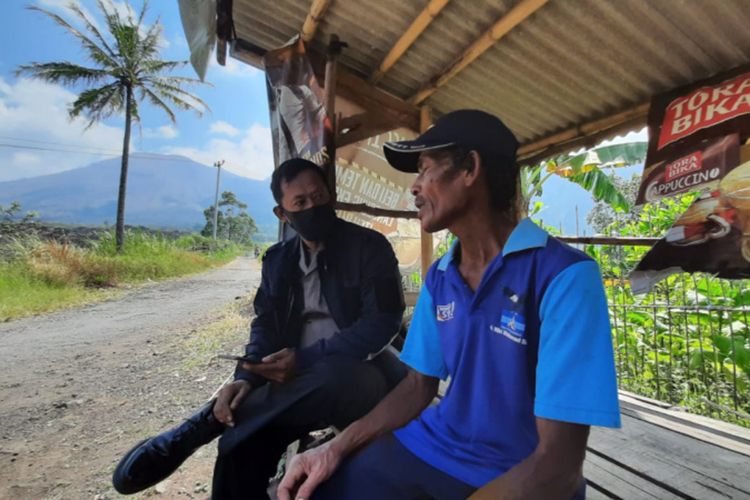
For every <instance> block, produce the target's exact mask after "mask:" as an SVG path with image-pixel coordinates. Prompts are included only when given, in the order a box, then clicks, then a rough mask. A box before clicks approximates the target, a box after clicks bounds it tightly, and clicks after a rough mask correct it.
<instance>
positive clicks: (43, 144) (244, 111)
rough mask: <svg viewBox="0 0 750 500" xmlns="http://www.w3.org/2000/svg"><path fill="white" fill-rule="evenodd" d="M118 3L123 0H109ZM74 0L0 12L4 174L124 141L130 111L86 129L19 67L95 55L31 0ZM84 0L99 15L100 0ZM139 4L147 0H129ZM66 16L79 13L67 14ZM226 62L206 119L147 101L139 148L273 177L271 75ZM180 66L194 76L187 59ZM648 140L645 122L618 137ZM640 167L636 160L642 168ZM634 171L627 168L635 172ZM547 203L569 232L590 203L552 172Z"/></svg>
mask: <svg viewBox="0 0 750 500" xmlns="http://www.w3.org/2000/svg"><path fill="white" fill-rule="evenodd" d="M105 1H107V2H109V3H110V4H112V5H114V6H115V7H117V8H119V9H124V8H125V5H126V3H125V1H124V0H105ZM68 3H69V0H4V3H3V14H4V15H3V16H2V17H0V47H2V48H3V49H2V52H0V182H2V181H7V180H12V179H18V178H23V177H34V176H38V175H44V174H49V173H55V172H60V171H63V170H67V169H72V168H76V167H81V166H85V165H88V164H90V163H92V162H94V161H97V160H101V159H103V158H107V157H118V156H119V154H120V150H121V148H122V131H123V123H122V121H123V118H122V117H119V116H118V117H114V118H112V119H110V120H108V121H106V122H104V123H101V124H97V125H95V126H93V127H91V128H90V129H88V130H85V125H86V122H85V121H84V120H83V119H78V120H74V121H70V120H69V119H68V116H67V107H68V105H69V104H70V103H71V102H72V101H73V100H74V99H75V95H76V94H75V91H76V90H80V89H70V88H66V87H63V86H60V85H50V84H45V83H41V82H38V81H32V80H23V79H21V80H19V79H18V78H16V77H15V76H14V70H15V68H16V67H17V66H18V65H19V64H24V63H28V62H31V61H36V62H48V61H59V60H69V61H71V62H75V63H80V64H88V61H86V59H85V57H84V55H83V53H82V51H81V50H80V49H79V47H78V45H77V42H76V41H75V40H74V39H73V38H72V37H71V36H70V35H68V34H67V33H66V32H65V31H64V30H63V29H62V28H60V27H58V26H57V25H55V24H54V23H53V22H52V20H50V19H48V18H47V17H46V16H44V15H42V14H41V13H39V12H32V11H29V10H27V9H25V8H24V7H25V6H26V5H29V4H32V5H38V6H40V7H43V8H46V9H48V10H50V11H53V12H55V13H62V14H65V13H66V8H65V7H66V5H68ZM79 4H80V5H82V6H83V8H84V9H85V10H86V11H88V12H89V13H91V14H92V15H93V16H94V17H95V18H97V17H98V11H97V8H96V4H95V1H94V0H80V1H79ZM132 4H133V5H134V6H135V8H137V9H140V7H141V0H132ZM66 16H67V18H68V19H72V17H71V16H70V15H69V14H66ZM157 16H158V17H159V18H160V20H161V22H162V24H163V26H164V33H163V35H164V41H163V46H164V47H163V52H162V54H163V56H164V58H166V59H176V60H186V59H188V57H189V52H188V47H187V43H186V41H185V37H184V35H183V32H182V24H181V21H180V16H179V11H178V7H177V2H176V1H174V0H157V1H152V2H151V3H150V13H149V16H148V17H147V22H153V21H154V20H155V19H156V17H157ZM227 63H228V64H227V66H226V67H221V66H219V65H218V64H217V63H216V62H215V58H214V57H212V58H211V61H210V66H209V69H208V74H207V77H206V80H207V81H209V82H211V83H212V84H213V87H204V86H199V87H197V88H195V89H194V92H195V93H196V94H197V95H198V96H200V97H201V98H202V99H203V100H204V101H206V102H207V103H208V104H209V106H210V107H211V110H212V111H211V112H210V113H208V114H206V115H204V116H203V117H202V118H201V117H198V116H196V115H195V114H194V113H192V112H179V113H177V124H176V125H172V124H171V123H170V122H169V120H168V118H167V117H166V116H165V115H164V114H163V113H161V111H159V110H157V109H154V108H152V107H150V106H149V105H148V104H144V105H143V107H142V109H141V117H142V127H143V129H142V133H140V134H139V133H138V130H137V129H135V132H134V137H133V141H132V148H133V150H134V151H136V152H137V151H141V152H157V153H172V154H180V155H184V156H187V157H189V158H191V159H193V160H195V161H198V162H199V163H203V164H205V165H210V164H212V163H213V162H214V161H216V160H220V159H223V160H225V161H226V163H225V168H226V169H227V170H229V171H231V172H234V173H236V174H239V175H242V176H245V177H250V178H255V179H265V178H267V177H268V176H269V175H270V174H271V171H272V169H273V153H272V149H271V134H270V129H269V118H268V109H267V104H266V93H265V85H264V74H263V73H262V72H261V71H259V70H257V69H255V68H252V67H250V66H248V65H246V64H244V63H241V62H239V61H236V60H234V59H232V58H231V57H228V58H227ZM179 73H180V74H184V75H188V76H191V77H194V76H195V74H194V72H193V70H192V68H191V67H190V66H189V65H187V66H185V68H184V69H182V70H181V71H180V72H179ZM631 140H646V133H645V131H640V132H638V133H633V134H629V135H628V136H626V137H625V138H618V139H616V140H615V141H608V142H607V143H612V142H625V141H631ZM637 170H639V169H637ZM628 175H630V172H628ZM542 201H544V202H545V204H546V205H547V206H546V208H545V210H544V211H543V212H542V213H541V214H540V217H541V218H543V219H544V222H545V223H547V224H550V225H553V226H555V227H558V226H559V225H560V224H562V225H563V229H564V231H565V233H566V234H571V233H574V232H575V206H576V205H578V208H579V214H580V215H579V222H580V226H581V228H583V227H584V226H585V215H586V214H587V213H588V211H589V210H590V209H591V207H592V206H593V201H592V200H591V196H590V195H589V194H588V193H586V192H585V191H583V189H581V188H579V187H578V186H576V185H573V184H571V183H569V182H568V181H566V180H563V179H558V178H554V177H553V178H551V179H550V180H549V183H548V185H547V186H546V187H545V195H544V197H543V199H542Z"/></svg>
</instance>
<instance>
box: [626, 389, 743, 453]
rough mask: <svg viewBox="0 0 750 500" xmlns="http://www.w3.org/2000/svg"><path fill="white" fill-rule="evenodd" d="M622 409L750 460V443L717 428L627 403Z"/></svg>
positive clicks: (644, 420)
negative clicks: (655, 412)
mask: <svg viewBox="0 0 750 500" xmlns="http://www.w3.org/2000/svg"><path fill="white" fill-rule="evenodd" d="M620 411H621V413H622V414H623V415H628V416H630V417H633V418H635V419H639V420H642V421H643V422H647V423H649V424H653V425H658V426H661V427H662V428H664V429H669V430H670V431H671V432H677V433H679V434H682V435H684V436H687V437H690V438H693V439H697V440H700V441H703V442H705V443H710V444H712V445H714V446H719V447H721V448H724V449H726V450H730V451H733V452H735V453H739V454H742V455H745V456H746V457H748V459H749V460H750V444H747V443H746V442H742V440H741V439H739V438H735V437H734V436H731V435H726V434H721V433H719V432H717V431H715V430H712V429H706V428H704V427H701V426H699V425H697V424H695V423H691V422H684V421H683V422H681V421H680V420H678V419H676V418H665V417H664V416H661V415H656V414H653V413H649V412H647V411H643V410H641V409H639V408H637V407H633V406H631V405H628V404H627V403H621V405H620ZM749 463H750V462H749Z"/></svg>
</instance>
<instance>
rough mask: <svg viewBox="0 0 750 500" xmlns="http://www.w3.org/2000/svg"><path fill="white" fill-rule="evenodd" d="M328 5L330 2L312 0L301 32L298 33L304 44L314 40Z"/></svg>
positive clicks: (326, 0)
mask: <svg viewBox="0 0 750 500" xmlns="http://www.w3.org/2000/svg"><path fill="white" fill-rule="evenodd" d="M330 4H331V0H313V3H312V5H310V11H309V12H308V13H307V17H306V18H305V22H304V23H303V24H302V30H301V31H300V36H301V37H302V39H303V40H304V41H305V42H309V41H310V40H312V39H313V38H315V32H316V31H318V25H319V24H320V20H321V19H323V16H324V15H325V13H326V10H327V9H328V6H329V5H330Z"/></svg>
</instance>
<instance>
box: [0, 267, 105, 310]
mask: <svg viewBox="0 0 750 500" xmlns="http://www.w3.org/2000/svg"><path fill="white" fill-rule="evenodd" d="M109 296H112V293H111V292H109V291H104V290H93V289H88V288H84V287H69V286H59V285H54V284H50V283H48V282H45V281H43V280H39V279H37V278H36V277H34V276H33V275H30V274H29V273H28V272H26V270H25V269H24V268H22V267H21V266H18V265H13V264H8V263H0V321H8V320H10V319H14V318H20V317H23V316H29V315H32V314H41V313H45V312H50V311H54V310H57V309H62V308H66V307H75V306H80V305H83V304H88V303H91V302H94V301H97V300H102V299H104V298H107V297H109Z"/></svg>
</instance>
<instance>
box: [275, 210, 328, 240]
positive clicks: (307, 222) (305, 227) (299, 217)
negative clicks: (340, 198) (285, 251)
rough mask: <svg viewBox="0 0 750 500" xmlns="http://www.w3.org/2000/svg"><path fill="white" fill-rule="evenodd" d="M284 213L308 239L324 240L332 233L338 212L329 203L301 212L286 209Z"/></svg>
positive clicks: (303, 236)
mask: <svg viewBox="0 0 750 500" xmlns="http://www.w3.org/2000/svg"><path fill="white" fill-rule="evenodd" d="M284 214H286V216H287V218H288V219H289V224H290V225H291V226H292V228H294V230H295V231H297V232H298V233H299V235H300V236H301V237H302V239H305V240H307V241H322V240H324V239H325V238H326V236H328V235H329V234H330V233H331V231H332V230H333V224H334V223H335V222H336V212H335V211H334V210H333V206H332V205H330V204H328V203H326V204H325V205H316V206H314V207H312V208H308V209H307V210H300V211H299V212H288V211H286V210H284Z"/></svg>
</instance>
